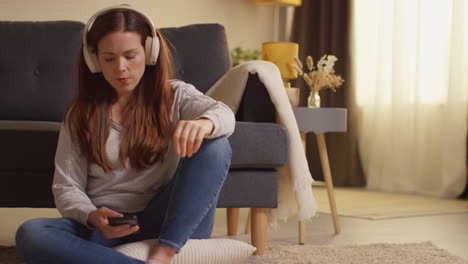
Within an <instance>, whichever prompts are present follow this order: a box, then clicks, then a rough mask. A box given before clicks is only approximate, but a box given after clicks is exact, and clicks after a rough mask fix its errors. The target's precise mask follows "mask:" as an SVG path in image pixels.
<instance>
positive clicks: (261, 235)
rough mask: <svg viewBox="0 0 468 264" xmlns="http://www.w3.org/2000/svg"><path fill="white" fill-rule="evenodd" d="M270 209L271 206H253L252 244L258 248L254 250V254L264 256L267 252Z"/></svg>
mask: <svg viewBox="0 0 468 264" xmlns="http://www.w3.org/2000/svg"><path fill="white" fill-rule="evenodd" d="M268 211H269V208H252V215H251V221H252V222H251V223H252V227H251V232H252V234H251V239H252V245H253V246H254V247H256V248H257V250H256V251H255V252H254V255H258V256H263V254H265V242H266V234H267V227H268Z"/></svg>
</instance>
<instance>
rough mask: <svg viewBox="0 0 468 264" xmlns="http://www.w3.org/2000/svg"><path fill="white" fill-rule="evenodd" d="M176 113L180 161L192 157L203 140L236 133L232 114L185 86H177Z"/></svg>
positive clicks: (176, 149) (174, 138)
mask: <svg viewBox="0 0 468 264" xmlns="http://www.w3.org/2000/svg"><path fill="white" fill-rule="evenodd" d="M175 89H176V97H175V100H174V104H175V105H174V110H175V111H178V113H179V121H178V123H177V127H176V129H175V132H174V135H173V142H174V148H175V151H176V153H178V154H179V155H180V156H181V157H185V156H188V157H191V156H192V155H193V154H194V153H196V152H197V151H198V149H199V148H200V146H201V143H202V141H203V139H204V138H216V137H220V136H229V135H231V134H232V133H233V132H234V126H235V117H234V113H233V112H232V110H231V109H230V108H229V107H228V106H227V105H225V104H223V103H222V102H219V101H216V100H214V99H212V98H211V97H208V96H206V95H204V94H203V93H201V92H200V91H198V90H197V89H196V88H195V87H193V86H192V85H190V84H186V83H184V82H180V81H177V82H175Z"/></svg>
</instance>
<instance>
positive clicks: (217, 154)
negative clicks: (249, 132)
mask: <svg viewBox="0 0 468 264" xmlns="http://www.w3.org/2000/svg"><path fill="white" fill-rule="evenodd" d="M202 148H203V152H204V153H206V154H207V155H210V156H211V157H210V158H214V159H215V160H218V159H222V160H225V161H228V162H230V161H231V157H232V149H231V144H230V143H229V140H228V139H227V137H225V136H223V137H218V138H213V139H205V140H204V143H203V146H202Z"/></svg>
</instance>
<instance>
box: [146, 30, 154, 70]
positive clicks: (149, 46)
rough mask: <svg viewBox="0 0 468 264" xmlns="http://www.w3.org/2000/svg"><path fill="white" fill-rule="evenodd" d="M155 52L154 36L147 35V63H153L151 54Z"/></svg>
mask: <svg viewBox="0 0 468 264" xmlns="http://www.w3.org/2000/svg"><path fill="white" fill-rule="evenodd" d="M152 54H153V38H152V37H149V36H148V37H146V41H145V60H146V62H145V63H146V65H153V60H152V59H151V57H152V56H151V55H152Z"/></svg>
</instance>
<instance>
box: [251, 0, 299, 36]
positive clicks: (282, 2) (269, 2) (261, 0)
mask: <svg viewBox="0 0 468 264" xmlns="http://www.w3.org/2000/svg"><path fill="white" fill-rule="evenodd" d="M253 1H254V3H256V4H258V5H265V6H273V7H275V15H274V21H273V23H274V24H273V25H274V28H275V30H274V32H273V33H274V41H279V38H280V37H279V34H280V33H281V34H285V35H284V36H283V38H288V37H287V35H288V34H289V33H288V30H286V28H287V27H288V26H287V25H288V23H290V21H289V19H288V18H287V17H288V15H287V14H286V15H285V16H284V17H283V20H286V21H283V23H282V24H283V25H282V29H280V9H279V8H280V7H285V8H287V7H298V6H300V5H302V0H253ZM288 21H289V22H288ZM289 27H290V26H289Z"/></svg>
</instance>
